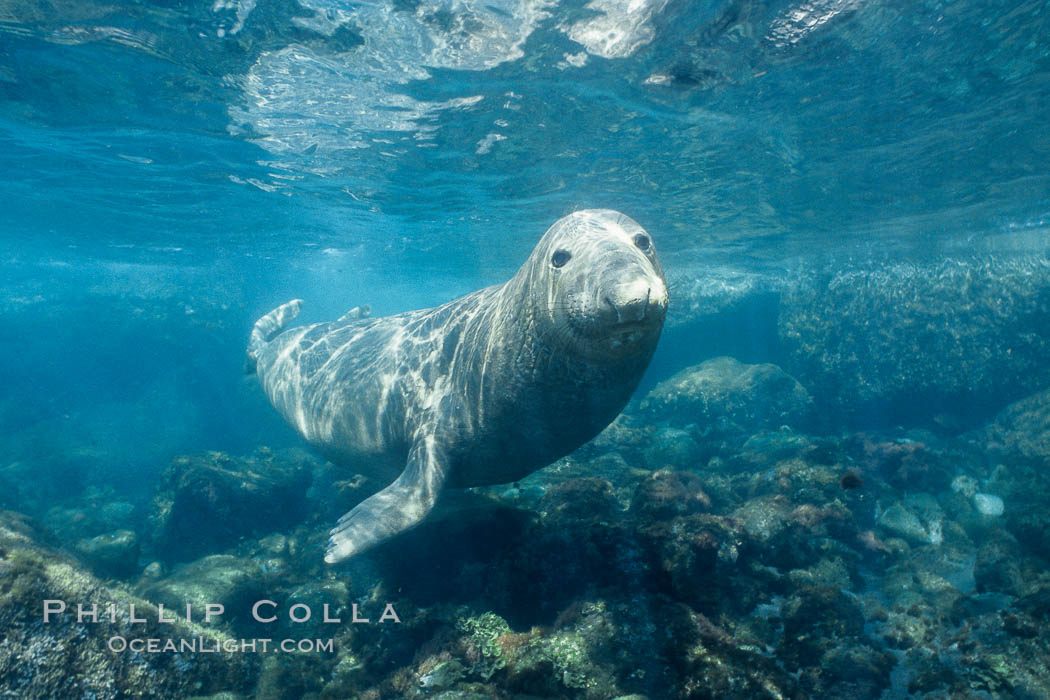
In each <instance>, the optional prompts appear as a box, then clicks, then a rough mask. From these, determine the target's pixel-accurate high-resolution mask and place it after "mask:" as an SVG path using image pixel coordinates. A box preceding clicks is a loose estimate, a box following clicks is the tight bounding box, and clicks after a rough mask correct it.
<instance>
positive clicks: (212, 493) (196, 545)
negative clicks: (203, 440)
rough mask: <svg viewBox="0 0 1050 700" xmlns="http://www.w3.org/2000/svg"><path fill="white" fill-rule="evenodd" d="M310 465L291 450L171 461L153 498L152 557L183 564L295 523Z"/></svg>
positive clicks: (301, 515) (304, 509)
mask: <svg viewBox="0 0 1050 700" xmlns="http://www.w3.org/2000/svg"><path fill="white" fill-rule="evenodd" d="M312 466H313V465H312V462H311V460H310V458H309V457H308V456H306V455H305V454H304V453H302V452H299V451H296V450H288V451H284V452H280V453H273V452H270V451H269V450H265V449H264V450H260V452H258V453H257V454H256V455H253V456H251V457H240V458H235V457H230V456H228V455H225V454H223V453H221V452H209V453H207V454H204V455H197V456H192V457H177V458H176V459H175V460H174V461H173V462H172V463H171V466H169V467H168V469H167V470H166V471H165V472H164V474H163V475H162V477H161V485H160V488H159V489H158V491H157V493H156V495H155V497H154V500H153V512H152V514H151V516H150V519H151V523H152V525H153V546H154V549H155V550H156V554H157V557H158V558H160V559H164V560H167V561H188V560H191V559H195V558H198V557H200V556H203V555H206V554H211V553H214V552H218V551H223V550H226V549H228V548H230V547H232V546H234V545H236V544H237V542H238V541H239V540H240V539H241V538H243V537H247V536H251V535H255V534H260V533H268V532H273V531H275V530H281V529H282V528H290V527H292V526H294V525H296V524H298V523H299V522H301V521H302V520H303V519H304V518H305V516H306V514H307V512H308V509H307V499H306V492H307V489H308V488H309V486H310V480H311V473H312Z"/></svg>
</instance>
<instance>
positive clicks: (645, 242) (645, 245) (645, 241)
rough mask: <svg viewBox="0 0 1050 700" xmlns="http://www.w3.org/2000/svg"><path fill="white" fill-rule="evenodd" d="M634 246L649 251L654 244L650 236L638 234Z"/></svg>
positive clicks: (635, 236)
mask: <svg viewBox="0 0 1050 700" xmlns="http://www.w3.org/2000/svg"><path fill="white" fill-rule="evenodd" d="M634 244H635V245H636V246H638V250H649V246H651V245H652V242H651V241H650V240H649V236H646V235H645V234H644V233H636V234H635V235H634Z"/></svg>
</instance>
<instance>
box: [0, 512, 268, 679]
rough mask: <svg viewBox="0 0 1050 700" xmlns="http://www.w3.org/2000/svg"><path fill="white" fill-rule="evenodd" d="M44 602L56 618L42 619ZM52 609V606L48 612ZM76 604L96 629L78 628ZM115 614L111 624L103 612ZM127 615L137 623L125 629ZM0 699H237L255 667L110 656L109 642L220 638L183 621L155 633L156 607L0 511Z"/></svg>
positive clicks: (215, 659)
mask: <svg viewBox="0 0 1050 700" xmlns="http://www.w3.org/2000/svg"><path fill="white" fill-rule="evenodd" d="M44 601H61V603H64V604H65V607H66V610H65V612H63V613H61V614H53V615H51V616H50V617H49V618H45V616H44ZM58 604H59V603H57V602H56V603H55V606H56V607H57V606H58ZM77 604H82V605H84V606H88V605H91V604H97V605H98V606H99V608H100V614H99V616H98V621H97V622H92V621H91V620H90V619H89V618H85V619H84V620H83V621H78V618H77V614H76V612H74V611H75V608H76V606H77ZM110 604H112V605H114V606H115V608H116V610H117V611H118V612H117V614H116V616H115V618H113V619H111V618H110V617H109V615H108V614H106V613H105V612H104V609H105V608H106V607H107V606H109V605H110ZM131 606H135V608H136V609H137V610H138V611H139V614H143V617H144V619H145V621H144V622H141V623H139V622H133V621H132V620H131V617H130V614H129V611H130V610H131ZM0 629H3V630H4V641H3V643H2V644H0V691H2V692H3V694H5V695H11V696H19V697H31V698H99V699H105V698H119V697H155V698H171V697H188V696H191V695H202V694H211V693H217V692H220V691H234V692H244V691H246V690H248V689H250V684H251V679H252V678H253V677H254V676H255V675H256V670H255V669H256V666H257V660H256V659H255V658H254V657H253V656H252V655H250V654H234V653H225V652H218V653H207V654H191V653H164V654H161V653H157V654H149V653H116V652H113V651H111V647H110V644H111V640H112V639H113V638H123V639H124V640H130V639H146V638H172V637H176V638H185V639H204V640H206V641H207V643H209V644H212V645H214V644H219V645H220V646H221V645H222V644H223V643H224V642H225V640H227V639H228V637H227V636H226V635H225V634H224V633H223V632H222V631H221V630H218V629H215V628H210V627H205V626H201V625H199V624H196V623H193V622H190V623H187V622H185V621H184V620H178V621H176V622H173V623H165V624H164V625H161V624H160V623H159V622H158V621H157V612H156V607H155V606H153V605H152V604H150V603H149V602H147V601H145V600H143V599H141V598H138V597H137V596H134V595H131V594H129V593H128V592H127V591H125V590H124V589H123V588H121V587H114V586H109V585H106V584H105V583H103V582H102V581H100V580H99V579H97V578H95V577H94V576H93V575H92V574H91V573H89V572H88V571H86V570H85V569H84V568H83V567H82V566H81V565H80V564H79V563H78V562H77V561H76V560H74V559H73V558H72V557H69V556H68V555H66V554H63V553H62V552H60V551H58V550H57V549H56V548H55V546H54V543H53V542H52V543H50V544H49V535H48V534H47V533H46V532H44V531H42V530H41V529H40V528H39V527H38V526H35V525H34V524H33V523H32V522H31V521H29V520H28V519H26V518H25V517H23V516H20V515H18V514H15V513H11V512H9V511H0Z"/></svg>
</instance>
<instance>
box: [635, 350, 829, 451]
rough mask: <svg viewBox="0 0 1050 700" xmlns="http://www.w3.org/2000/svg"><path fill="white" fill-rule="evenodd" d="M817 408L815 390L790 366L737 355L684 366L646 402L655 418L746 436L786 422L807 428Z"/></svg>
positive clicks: (645, 408) (645, 411) (648, 412)
mask: <svg viewBox="0 0 1050 700" xmlns="http://www.w3.org/2000/svg"><path fill="white" fill-rule="evenodd" d="M812 408H813V400H812V398H810V395H809V392H807V391H806V389H805V387H803V386H802V385H801V384H799V383H798V381H797V380H795V378H794V377H792V376H790V375H789V374H787V373H786V372H784V370H782V369H780V368H779V367H777V366H776V365H772V364H757V365H747V364H743V363H742V362H739V361H737V360H735V359H733V358H731V357H716V358H714V359H712V360H707V361H706V362H702V363H701V364H699V365H697V366H695V367H689V368H687V369H684V370H682V371H681V372H679V373H678V374H676V375H674V376H673V377H671V378H670V379H667V380H664V381H662V382H660V383H659V384H657V385H656V388H654V389H653V390H652V391H651V392H649V395H648V396H646V397H645V399H643V400H642V403H641V412H642V413H643V414H645V415H646V416H647V417H649V418H650V419H654V420H659V421H665V422H667V423H669V424H671V425H678V426H685V425H689V424H696V425H697V427H698V428H699V429H700V430H701V431H710V432H713V433H714V434H723V433H736V432H740V433H742V434H743V435H744V436H745V437H746V436H748V435H751V434H753V433H756V432H758V431H760V430H762V429H776V428H779V427H780V426H782V425H790V426H794V427H801V426H804V425H806V424H807V423H808V420H809V416H810V414H811V412H812Z"/></svg>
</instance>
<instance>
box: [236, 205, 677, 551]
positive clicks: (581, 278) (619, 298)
mask: <svg viewBox="0 0 1050 700" xmlns="http://www.w3.org/2000/svg"><path fill="white" fill-rule="evenodd" d="M667 303H668V297H667V285H666V282H665V280H664V276H663V271H662V270H661V268H660V262H659V260H658V259H657V257H656V248H655V246H654V244H653V242H652V239H651V238H650V237H649V234H647V233H646V232H645V230H644V229H643V228H642V227H641V226H639V225H638V224H637V223H636V222H635V221H634V220H633V219H630V218H629V217H627V216H624V215H623V214H620V213H618V212H615V211H609V210H593V209H592V210H586V211H579V212H576V213H574V214H570V215H569V216H566V217H564V218H562V219H560V220H559V221H558V222H557V223H555V224H554V225H553V226H551V227H550V229H548V230H547V232H546V233H545V234H544V236H543V238H541V239H540V242H539V243H538V244H537V245H536V248H535V249H534V250H533V251H532V254H531V255H530V256H529V258H528V260H526V261H525V264H524V265H522V266H521V268H520V269H519V270H518V272H517V273H516V274H515V275H514V277H512V278H511V279H510V280H509V281H507V282H505V283H504V284H500V285H496V286H493V287H487V288H485V289H481V290H479V291H476V292H473V293H471V294H467V295H466V296H463V297H460V298H459V299H456V300H454V301H450V302H448V303H447V304H443V305H441V306H436V307H434V308H431V309H423V310H420V311H409V312H407V313H402V314H398V315H396V316H387V317H384V318H374V319H373V318H368V317H367V312H366V311H362V310H360V309H356V308H355V309H354V310H352V311H351V312H349V313H347V314H346V315H345V316H343V317H342V318H340V319H339V320H338V321H334V322H331V323H320V324H316V325H312V326H303V327H298V328H292V329H290V330H285V331H283V332H282V329H283V327H284V326H285V325H286V324H287V323H288V322H289V321H290V320H291V319H293V318H294V317H295V316H296V314H298V312H299V306H300V301H299V300H295V301H291V302H288V303H287V304H285V305H283V306H280V307H278V308H277V309H274V310H273V311H271V312H270V313H268V314H267V315H266V316H263V317H262V318H261V319H259V321H258V322H257V323H256V324H255V328H254V329H253V331H252V337H251V341H250V343H249V346H248V358H249V365H250V366H252V367H254V368H255V369H256V371H257V372H258V374H259V380H260V381H261V383H262V386H263V389H264V390H265V392H266V394H267V396H269V398H270V401H271V402H273V405H274V406H275V407H276V408H277V410H278V411H280V413H281V415H283V416H284V418H285V419H286V420H287V421H288V422H289V423H290V424H291V425H292V426H293V427H295V428H296V429H297V430H298V431H299V432H300V433H301V434H302V436H303V437H304V438H305V439H306V440H307V441H308V442H309V443H311V444H313V445H315V446H316V447H318V448H319V449H320V450H321V451H322V452H324V453H325V454H326V455H328V456H329V457H330V458H331V459H332V460H333V461H336V462H338V463H345V464H347V465H348V466H350V467H352V468H353V469H355V470H357V471H359V472H360V473H363V474H366V475H368V476H371V477H374V478H376V479H380V480H382V481H383V482H384V483H385V482H387V481H392V482H393V483H391V484H390V485H389V486H387V487H386V488H384V489H383V490H381V491H379V492H378V493H376V494H375V495H373V496H371V497H370V498H367V499H365V500H364V501H362V502H361V503H360V504H358V505H357V506H356V507H355V508H354V509H353V510H351V511H350V512H349V513H347V514H346V515H344V516H343V517H342V518H340V520H339V522H338V524H337V525H336V527H335V528H334V529H333V530H332V532H331V538H330V540H329V542H328V549H327V552H326V554H325V561H326V562H328V563H330V564H331V563H335V562H338V561H341V560H343V559H346V558H348V557H350V556H353V555H354V554H357V553H359V552H362V551H364V550H366V549H368V548H370V547H372V546H374V545H376V544H378V543H380V542H382V541H383V540H385V539H387V538H389V537H391V536H393V535H395V534H397V533H399V532H402V531H404V530H406V529H408V528H410V527H412V526H414V525H416V524H417V523H418V522H419V521H420V520H421V519H422V518H423V517H424V516H425V515H426V514H427V513H428V512H429V511H430V509H431V508H432V507H433V505H434V502H435V500H436V499H437V497H438V495H439V494H440V492H441V490H442V489H443V488H444V487H446V486H453V487H467V486H480V485H485V484H499V483H506V482H511V481H516V480H518V479H520V478H521V477H523V476H525V475H527V474H530V473H532V472H533V471H535V470H537V469H539V468H541V467H544V466H546V465H547V464H550V463H551V462H553V461H554V460H556V459H558V458H560V457H562V456H564V455H566V454H568V453H569V452H571V451H572V450H574V449H576V448H577V447H579V446H580V445H582V444H583V443H585V442H586V441H587V440H590V439H591V438H592V437H594V436H595V435H596V434H598V433H599V432H600V431H601V430H602V429H603V428H604V427H605V426H607V425H608V424H609V423H610V422H611V421H612V420H613V419H614V418H615V417H616V415H617V414H618V413H619V412H620V411H621V410H622V409H623V407H624V405H625V404H626V403H627V401H628V399H629V398H630V396H631V394H632V393H633V392H634V390H635V388H636V387H637V385H638V381H639V380H640V379H641V376H642V373H643V372H644V371H645V369H646V367H647V366H648V365H649V360H650V359H651V358H652V355H653V351H654V350H655V349H656V342H657V340H658V339H659V337H660V331H661V330H662V328H663V322H664V317H665V315H666V313H667Z"/></svg>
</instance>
